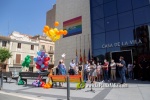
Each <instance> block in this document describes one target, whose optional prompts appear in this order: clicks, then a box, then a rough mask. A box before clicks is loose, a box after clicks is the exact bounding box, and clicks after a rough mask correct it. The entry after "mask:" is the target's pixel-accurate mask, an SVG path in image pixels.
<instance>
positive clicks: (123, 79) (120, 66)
mask: <svg viewBox="0 0 150 100" xmlns="http://www.w3.org/2000/svg"><path fill="white" fill-rule="evenodd" d="M119 61H120V62H119V63H117V65H118V71H119V74H120V77H121V84H124V83H126V77H125V72H126V62H125V61H124V57H122V56H120V59H119Z"/></svg>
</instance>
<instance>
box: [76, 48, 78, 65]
mask: <svg viewBox="0 0 150 100" xmlns="http://www.w3.org/2000/svg"><path fill="white" fill-rule="evenodd" d="M77 63H78V53H77V49H76V64H77Z"/></svg>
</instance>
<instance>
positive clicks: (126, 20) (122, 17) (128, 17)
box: [118, 11, 134, 28]
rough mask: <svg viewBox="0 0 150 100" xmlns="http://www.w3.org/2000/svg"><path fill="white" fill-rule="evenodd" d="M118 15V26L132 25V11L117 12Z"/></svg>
mask: <svg viewBox="0 0 150 100" xmlns="http://www.w3.org/2000/svg"><path fill="white" fill-rule="evenodd" d="M118 17H119V27H120V28H126V27H130V26H133V25H134V22H133V14H132V11H129V12H125V13H122V14H119V15H118Z"/></svg>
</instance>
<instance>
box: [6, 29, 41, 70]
mask: <svg viewBox="0 0 150 100" xmlns="http://www.w3.org/2000/svg"><path fill="white" fill-rule="evenodd" d="M9 37H10V39H11V40H10V48H9V50H10V51H11V52H12V58H10V59H9V61H8V62H9V71H17V72H18V71H20V69H21V68H22V62H23V61H24V59H25V57H26V56H27V55H29V56H30V57H31V63H30V67H29V70H30V71H36V68H35V62H34V61H33V58H34V57H37V52H38V51H39V41H38V40H36V39H32V37H31V36H28V35H25V34H21V33H19V32H16V31H14V32H12V33H11V34H10V36H9Z"/></svg>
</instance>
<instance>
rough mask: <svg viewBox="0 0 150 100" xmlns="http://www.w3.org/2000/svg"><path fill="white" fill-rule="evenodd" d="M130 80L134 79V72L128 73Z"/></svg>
mask: <svg viewBox="0 0 150 100" xmlns="http://www.w3.org/2000/svg"><path fill="white" fill-rule="evenodd" d="M128 75H129V78H131V79H132V78H133V71H128Z"/></svg>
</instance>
